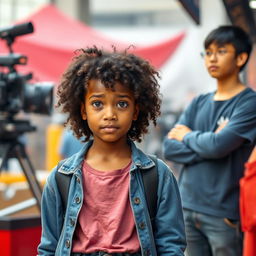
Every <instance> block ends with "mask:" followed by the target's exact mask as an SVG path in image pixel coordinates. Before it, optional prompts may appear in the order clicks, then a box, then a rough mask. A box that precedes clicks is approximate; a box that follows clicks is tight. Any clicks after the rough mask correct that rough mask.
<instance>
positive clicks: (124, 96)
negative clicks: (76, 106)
mask: <svg viewBox="0 0 256 256" xmlns="http://www.w3.org/2000/svg"><path fill="white" fill-rule="evenodd" d="M104 97H105V95H104V94H93V95H92V96H90V97H89V99H92V98H97V99H98V98H104ZM117 97H118V98H129V99H131V96H129V95H127V94H117Z"/></svg>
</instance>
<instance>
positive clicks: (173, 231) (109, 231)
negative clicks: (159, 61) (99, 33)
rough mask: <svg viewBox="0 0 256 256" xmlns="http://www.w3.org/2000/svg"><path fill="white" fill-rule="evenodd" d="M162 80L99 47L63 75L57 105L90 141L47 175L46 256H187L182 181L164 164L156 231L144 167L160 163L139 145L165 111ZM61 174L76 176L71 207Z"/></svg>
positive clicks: (141, 63) (42, 251)
mask: <svg viewBox="0 0 256 256" xmlns="http://www.w3.org/2000/svg"><path fill="white" fill-rule="evenodd" d="M157 77H158V73H157V71H156V70H155V69H154V68H153V67H152V66H150V64H149V63H148V62H147V61H145V60H143V59H141V58H139V57H137V56H134V55H133V54H128V53H127V52H123V53H118V52H116V51H113V52H112V53H106V52H103V51H101V50H99V49H98V48H96V47H93V48H88V49H86V50H80V51H79V54H78V55H77V56H76V57H75V58H74V60H73V62H72V63H71V65H70V66H69V68H68V69H67V71H66V72H65V73H64V75H63V79H62V82H61V84H60V85H59V87H58V92H57V94H58V96H59V101H58V104H57V105H58V106H61V107H62V110H63V112H64V113H68V122H69V124H70V126H71V128H72V130H73V131H74V133H75V134H76V136H77V137H78V138H81V137H84V138H85V141H86V142H85V145H84V147H83V148H82V149H81V150H80V151H79V152H78V153H77V154H75V155H73V156H71V157H70V158H67V159H66V160H64V161H63V162H62V163H61V164H60V165H59V166H58V167H56V168H54V170H53V171H52V173H51V174H50V175H49V177H48V180H47V183H46V185H45V187H44V192H43V197H42V237H41V243H40V245H39V247H38V254H39V255H47V256H50V255H58V256H65V255H88V256H96V255H106V256H107V255H113V256H114V255H115V256H122V255H123V256H124V255H127V256H128V255H134V256H138V255H143V256H146V255H153V256H156V255H158V256H160V255H168V256H171V255H173V256H174V255H175V256H179V255H184V250H185V244H186V242H185V232H184V223H183V214H182V208H181V201H180V195H179V190H178V188H177V183H176V180H175V178H174V176H173V174H172V172H171V171H170V170H169V168H168V167H167V166H166V165H165V164H164V163H163V162H162V161H161V160H158V168H157V170H158V190H157V210H156V216H155V221H154V229H153V228H152V227H151V222H150V217H149V212H148V208H147V204H146V199H145V194H144V187H143V182H142V177H141V170H143V171H146V170H147V169H150V168H152V166H153V165H155V164H154V162H153V161H152V160H151V158H149V157H148V156H147V155H146V154H145V153H143V152H142V151H141V150H139V149H138V148H137V147H136V146H135V144H134V142H133V141H135V140H136V141H141V136H142V135H143V134H145V133H146V132H147V127H148V125H149V121H150V120H152V121H153V123H154V124H156V118H157V116H158V115H159V114H160V98H159V84H158V82H157ZM56 172H61V173H63V174H66V175H72V179H71V182H70V187H69V194H68V202H67V207H66V208H65V207H64V205H63V204H62V201H61V195H60V192H59V190H58V186H57V184H56V179H55V173H56ZM64 215H65V216H64ZM153 230H154V231H153Z"/></svg>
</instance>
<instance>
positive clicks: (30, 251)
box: [0, 216, 41, 256]
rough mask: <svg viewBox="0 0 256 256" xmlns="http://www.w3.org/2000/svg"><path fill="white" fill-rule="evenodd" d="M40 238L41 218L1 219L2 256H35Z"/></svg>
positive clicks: (0, 252) (0, 249) (0, 239)
mask: <svg viewBox="0 0 256 256" xmlns="http://www.w3.org/2000/svg"><path fill="white" fill-rule="evenodd" d="M40 237H41V222H40V216H26V217H2V218H0V245H1V246H0V255H1V256H35V255H37V246H38V244H39V242H40Z"/></svg>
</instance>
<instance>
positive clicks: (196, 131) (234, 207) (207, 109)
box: [164, 88, 256, 220]
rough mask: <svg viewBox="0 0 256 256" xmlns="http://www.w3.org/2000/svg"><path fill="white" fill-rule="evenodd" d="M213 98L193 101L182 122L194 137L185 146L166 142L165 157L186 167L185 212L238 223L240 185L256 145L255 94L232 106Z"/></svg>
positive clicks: (241, 95)
mask: <svg viewBox="0 0 256 256" xmlns="http://www.w3.org/2000/svg"><path fill="white" fill-rule="evenodd" d="M213 97H214V93H208V94H204V95H200V96H198V97H196V98H195V99H194V100H193V101H192V103H191V104H190V105H189V106H188V108H187V109H186V110H185V111H184V112H183V114H182V115H181V117H180V119H179V121H178V123H179V124H183V125H186V126H188V127H189V128H190V129H192V132H190V133H188V134H187V135H186V136H185V137H184V139H183V141H182V142H179V141H177V140H173V139H168V138H166V139H165V140H164V156H165V158H166V159H168V160H170V161H173V162H177V163H182V164H184V167H183V169H182V173H181V175H180V179H179V186H180V191H181V197H182V202H183V207H184V208H187V209H191V210H194V211H197V212H201V213H204V214H209V215H213V216H216V217H223V218H230V219H234V220H238V219H239V180H240V178H241V177H242V176H243V172H244V163H245V162H246V161H247V159H248V157H249V155H250V153H251V151H252V149H253V147H254V145H255V141H256V93H255V92H254V91H253V90H252V89H250V88H246V89H245V90H243V91H242V92H240V93H239V94H238V95H236V96H234V97H233V98H231V99H229V100H225V101H215V100H214V99H213ZM225 120H227V121H228V124H227V125H226V126H225V127H224V129H222V130H221V131H220V132H219V133H215V131H216V129H217V127H218V126H219V124H220V123H221V122H223V121H225Z"/></svg>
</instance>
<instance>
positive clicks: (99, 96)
mask: <svg viewBox="0 0 256 256" xmlns="http://www.w3.org/2000/svg"><path fill="white" fill-rule="evenodd" d="M103 97H104V94H94V95H92V96H90V97H89V99H91V98H103Z"/></svg>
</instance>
